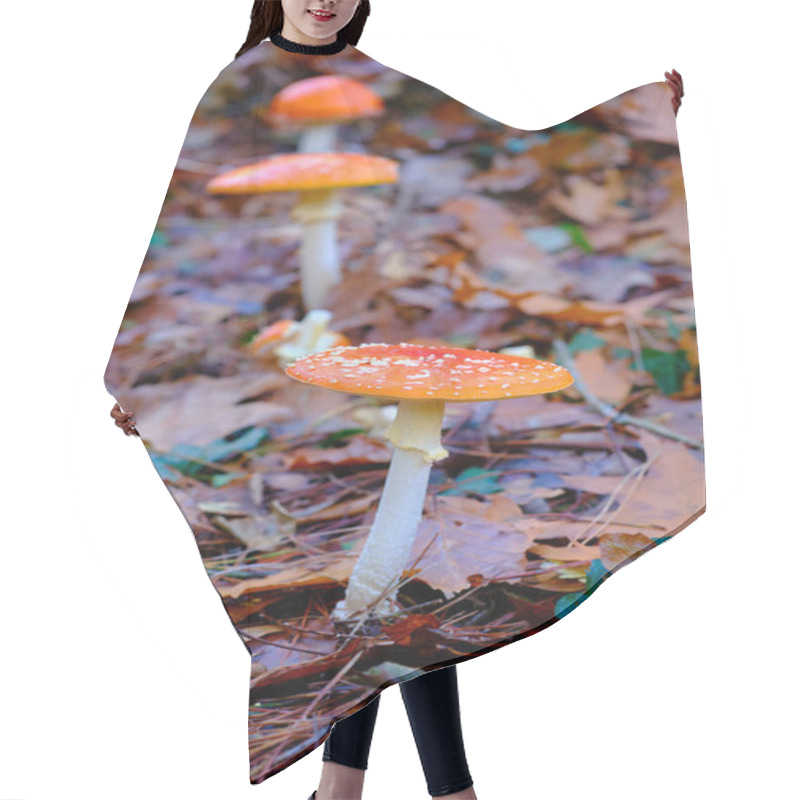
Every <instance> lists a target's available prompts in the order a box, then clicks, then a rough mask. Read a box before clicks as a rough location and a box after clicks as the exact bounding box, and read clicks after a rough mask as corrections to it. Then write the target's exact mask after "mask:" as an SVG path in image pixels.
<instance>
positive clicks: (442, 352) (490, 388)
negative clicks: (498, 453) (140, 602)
mask: <svg viewBox="0 0 800 800" xmlns="http://www.w3.org/2000/svg"><path fill="white" fill-rule="evenodd" d="M285 371H286V373H287V375H290V376H291V377H292V378H295V379H297V380H299V381H302V382H304V383H313V384H315V385H316V386H323V387H325V388H327V389H334V390H336V391H339V392H351V393H354V394H362V395H374V396H377V397H385V398H389V399H392V400H397V401H399V405H398V409H397V416H396V417H395V418H394V420H393V421H392V423H391V425H390V426H389V427H388V428H387V429H386V434H385V435H386V437H387V438H388V439H389V441H391V442H392V444H393V445H394V452H393V453H392V460H391V463H390V465H389V471H388V474H387V476H386V484H385V485H384V489H383V494H382V495H381V500H380V503H379V504H378V510H377V512H376V514H375V519H374V521H373V524H372V529H371V530H370V532H369V536H368V537H367V541H366V543H365V544H364V548H363V550H362V551H361V554H360V555H359V558H358V561H357V562H356V565H355V567H354V568H353V572H352V574H351V576H350V580H349V582H348V585H347V592H346V595H345V598H344V600H342V601H340V602H339V603H338V604H337V605H336V608H335V609H334V611H333V614H332V617H333V618H334V619H338V620H344V619H346V618H349V617H351V616H352V615H354V614H358V613H360V612H363V611H365V610H366V609H368V608H369V607H370V606H371V605H372V604H373V603H374V604H375V605H374V611H375V613H376V615H382V614H388V613H391V612H392V611H394V610H395V602H394V596H395V594H396V586H395V583H396V582H397V581H398V579H399V578H400V576H401V574H402V571H403V569H404V567H405V564H406V560H407V559H408V556H409V554H410V552H411V549H412V546H413V544H414V538H415V536H416V532H417V527H418V526H419V522H420V519H421V518H422V510H423V506H424V502H425V495H426V491H427V486H428V478H429V476H430V471H431V466H432V465H433V463H434V462H436V461H439V460H441V459H443V458H445V457H446V456H447V455H448V453H447V450H445V449H444V447H442V442H441V428H442V420H443V419H444V404H445V402H461V403H464V402H476V401H480V400H507V399H509V398H512V397H526V396H528V395H534V394H544V393H546V392H555V391H558V390H560V389H565V388H567V387H568V386H570V385H571V384H572V383H573V377H572V375H570V373H569V372H568V371H567V370H566V369H564V368H563V367H561V366H559V365H558V364H552V363H550V362H548V361H540V360H538V359H535V358H524V357H522V356H513V355H503V354H500V353H492V352H489V351H486V350H469V349H465V348H461V347H438V346H428V345H417V344H408V343H406V342H401V343H400V344H362V345H359V346H353V347H334V348H331V349H330V350H325V351H323V352H320V353H314V354H312V355H309V356H305V357H303V358H299V359H297V360H296V361H295V362H293V363H292V364H290V365H289V366H288V367H286V370H285ZM381 595H384V596H383V598H381ZM376 601H377V602H376Z"/></svg>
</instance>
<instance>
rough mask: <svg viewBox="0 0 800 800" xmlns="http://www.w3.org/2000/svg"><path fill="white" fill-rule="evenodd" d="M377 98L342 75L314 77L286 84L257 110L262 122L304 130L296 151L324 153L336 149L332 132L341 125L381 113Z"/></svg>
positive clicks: (359, 82) (365, 88)
mask: <svg viewBox="0 0 800 800" xmlns="http://www.w3.org/2000/svg"><path fill="white" fill-rule="evenodd" d="M384 110H385V108H384V105H383V100H381V98H380V95H378V94H376V93H375V92H374V91H373V90H372V89H371V88H370V87H369V86H367V85H366V84H364V83H362V82H361V81H357V80H353V78H347V77H345V76H343V75H318V76H316V77H314V78H303V80H299V81H295V82H294V83H290V84H289V85H288V86H287V87H286V88H285V89H281V91H279V92H278V93H277V94H276V95H275V96H274V97H273V98H272V101H271V102H270V103H269V105H268V106H267V107H266V108H265V109H263V110H261V111H259V116H260V117H261V118H262V119H264V120H265V121H266V122H269V123H271V124H275V125H279V126H282V127H295V126H298V125H301V126H303V127H304V129H303V132H302V133H301V134H300V140H299V142H298V145H297V151H298V152H300V153H324V152H326V151H329V150H335V149H336V129H337V126H338V125H339V124H341V123H344V122H349V121H351V120H355V119H362V118H363V117H373V116H376V115H378V114H382V113H383V112H384Z"/></svg>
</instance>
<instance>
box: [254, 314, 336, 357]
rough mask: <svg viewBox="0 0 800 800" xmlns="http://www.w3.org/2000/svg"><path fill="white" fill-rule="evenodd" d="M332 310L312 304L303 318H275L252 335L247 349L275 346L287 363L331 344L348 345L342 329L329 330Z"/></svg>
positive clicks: (259, 353)
mask: <svg viewBox="0 0 800 800" xmlns="http://www.w3.org/2000/svg"><path fill="white" fill-rule="evenodd" d="M332 318H333V314H332V313H331V312H330V311H328V310H327V309H324V308H312V309H311V311H309V312H308V313H307V314H306V315H305V317H303V319H302V320H300V322H298V321H297V320H294V319H282V320H278V322H273V323H272V325H269V326H267V327H266V328H264V330H262V331H259V333H258V334H257V335H256V336H255V337H254V338H253V340H252V341H251V342H250V343H249V344H248V346H247V349H248V350H249V351H250V352H251V353H252V354H253V355H255V356H260V355H261V354H262V351H263V350H264V349H265V348H266V347H268V346H271V347H272V352H274V353H275V355H276V356H277V357H278V358H279V359H280V360H281V361H282V362H284V364H288V363H290V362H292V361H294V360H295V359H296V358H300V357H301V356H306V355H309V354H310V353H317V352H319V351H320V350H328V349H329V348H331V347H341V346H343V345H349V344H350V340H349V339H348V338H347V337H346V336H345V335H344V334H343V333H339V331H332V330H329V328H328V324H329V323H330V321H331V319H332Z"/></svg>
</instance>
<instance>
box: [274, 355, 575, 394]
mask: <svg viewBox="0 0 800 800" xmlns="http://www.w3.org/2000/svg"><path fill="white" fill-rule="evenodd" d="M285 371H286V373H287V374H288V375H290V376H291V377H292V378H295V379H296V380H299V381H302V382H303V383H313V384H315V385H317V386H323V387H325V388H326V389H334V390H336V391H339V392H351V393H354V394H364V395H375V396H378V397H387V398H393V399H401V400H402V399H417V400H448V401H458V402H470V401H476V400H506V399H508V398H511V397H527V396H528V395H533V394H545V393H547V392H555V391H558V390H559V389H566V388H567V387H568V386H570V385H572V383H573V382H574V378H573V377H572V375H571V374H570V373H569V372H568V371H567V370H566V369H564V367H562V366H559V365H558V364H553V363H551V362H549V361H540V360H539V359H536V358H525V357H522V356H512V355H505V354H503V353H492V352H490V351H488V350H470V349H466V348H463V347H438V346H431V345H418V344H408V343H406V342H401V343H400V344H361V345H358V346H353V347H332V348H329V349H327V350H323V351H321V352H319V353H313V354H311V355H308V356H303V357H302V358H298V359H297V360H296V361H294V362H292V364H290V365H289V366H287V367H286V370H285Z"/></svg>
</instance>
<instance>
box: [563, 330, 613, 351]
mask: <svg viewBox="0 0 800 800" xmlns="http://www.w3.org/2000/svg"><path fill="white" fill-rule="evenodd" d="M605 343H606V340H605V339H601V338H600V337H599V336H598V335H597V334H596V333H595V332H594V331H593V330H592V329H591V328H581V329H580V330H579V331H578V332H577V333H576V334H575V335H574V336H573V337H572V341H570V343H569V351H570V353H572V354H573V355H574V354H575V353H577V352H579V351H580V350H594V349H595V348H596V347H602V346H603V345H604V344H605Z"/></svg>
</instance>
